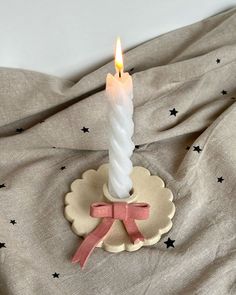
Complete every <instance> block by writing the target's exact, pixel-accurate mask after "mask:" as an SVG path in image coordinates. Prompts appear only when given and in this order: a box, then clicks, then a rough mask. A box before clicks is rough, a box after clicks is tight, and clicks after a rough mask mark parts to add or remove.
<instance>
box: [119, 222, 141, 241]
mask: <svg viewBox="0 0 236 295" xmlns="http://www.w3.org/2000/svg"><path fill="white" fill-rule="evenodd" d="M123 223H124V226H125V229H126V231H127V233H128V235H129V238H130V240H131V242H132V243H133V244H137V243H139V242H140V241H144V236H143V235H142V234H141V232H140V231H139V229H138V227H137V224H136V223H135V220H134V219H131V218H128V219H126V220H123Z"/></svg>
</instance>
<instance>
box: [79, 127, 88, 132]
mask: <svg viewBox="0 0 236 295" xmlns="http://www.w3.org/2000/svg"><path fill="white" fill-rule="evenodd" d="M80 130H81V131H83V132H84V133H86V132H89V128H86V127H83V128H82V129H80Z"/></svg>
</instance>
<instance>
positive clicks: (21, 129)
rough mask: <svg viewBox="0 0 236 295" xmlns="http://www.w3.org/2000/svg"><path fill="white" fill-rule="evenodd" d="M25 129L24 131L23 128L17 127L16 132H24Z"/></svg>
mask: <svg viewBox="0 0 236 295" xmlns="http://www.w3.org/2000/svg"><path fill="white" fill-rule="evenodd" d="M23 131H24V129H23V128H17V129H16V133H21V132H23Z"/></svg>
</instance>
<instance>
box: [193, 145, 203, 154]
mask: <svg viewBox="0 0 236 295" xmlns="http://www.w3.org/2000/svg"><path fill="white" fill-rule="evenodd" d="M193 150H194V152H198V153H199V154H200V152H201V151H202V149H201V148H200V146H199V145H197V146H193Z"/></svg>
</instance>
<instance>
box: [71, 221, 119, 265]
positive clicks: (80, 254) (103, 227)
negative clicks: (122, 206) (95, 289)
mask: <svg viewBox="0 0 236 295" xmlns="http://www.w3.org/2000/svg"><path fill="white" fill-rule="evenodd" d="M113 222H114V219H113V218H103V219H102V222H101V223H100V224H99V225H98V226H97V227H96V228H95V229H94V230H93V231H92V232H91V233H89V234H88V235H87V237H86V238H85V239H84V241H83V242H82V244H81V245H80V246H79V248H78V249H77V251H76V252H75V255H74V256H73V258H72V263H76V262H79V264H80V266H81V268H83V267H84V265H85V264H86V262H87V260H88V258H89V256H90V255H91V253H92V252H93V250H94V248H95V247H96V246H97V244H98V243H99V242H100V241H101V240H102V239H103V238H104V236H105V235H106V234H107V233H108V231H109V230H110V228H111V226H112V224H113Z"/></svg>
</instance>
